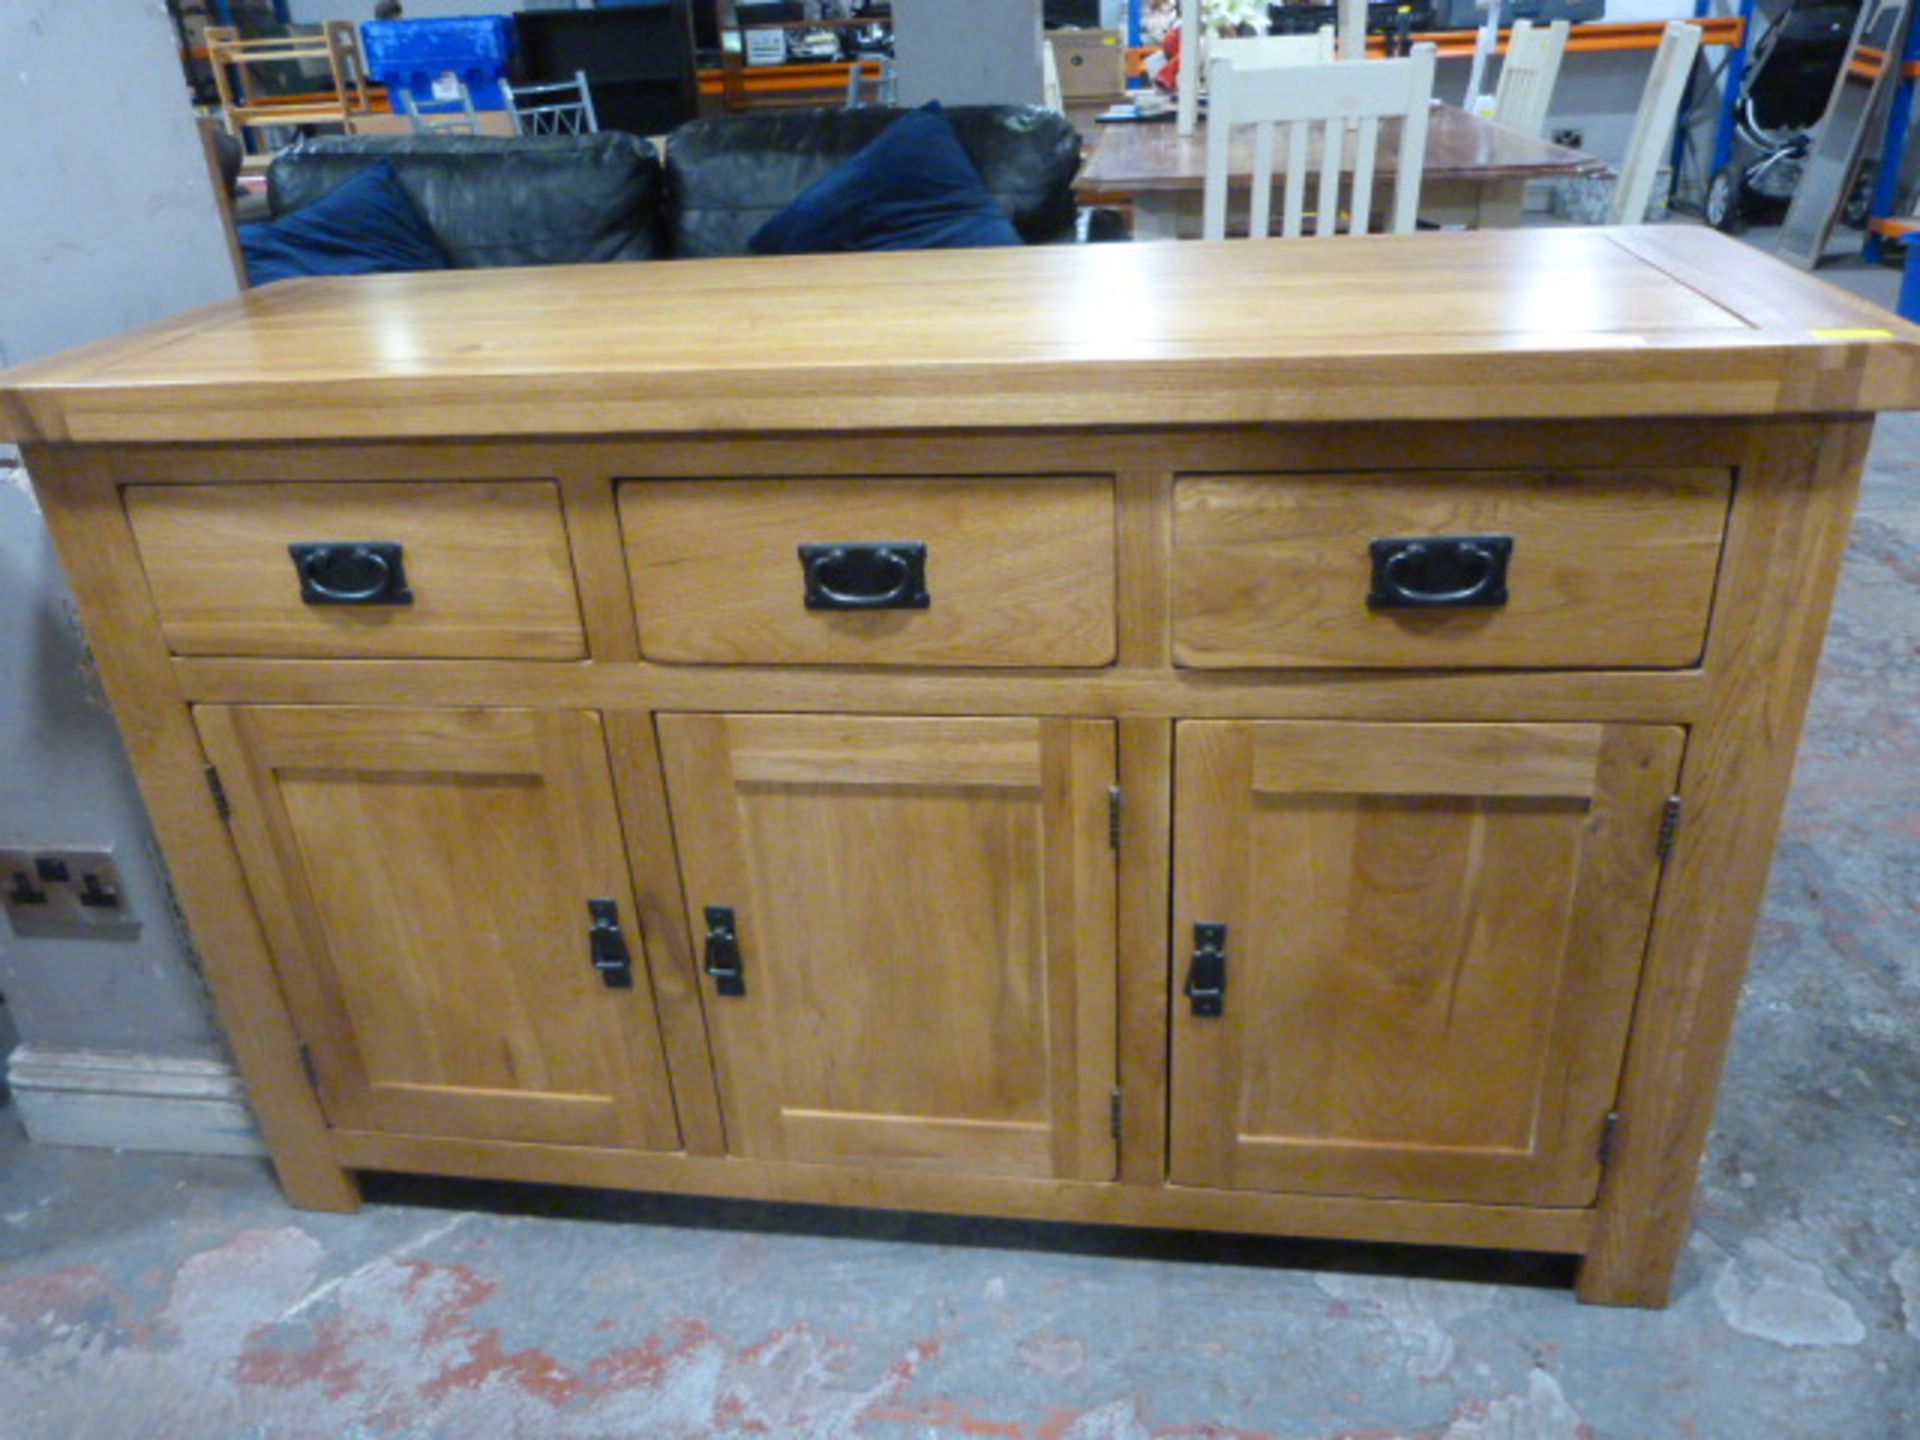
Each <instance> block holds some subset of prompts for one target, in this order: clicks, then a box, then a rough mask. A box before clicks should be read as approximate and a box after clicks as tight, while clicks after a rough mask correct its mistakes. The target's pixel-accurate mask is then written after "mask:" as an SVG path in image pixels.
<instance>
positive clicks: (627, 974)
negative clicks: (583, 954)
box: [587, 900, 633, 990]
mask: <svg viewBox="0 0 1920 1440" xmlns="http://www.w3.org/2000/svg"><path fill="white" fill-rule="evenodd" d="M587 914H588V915H589V916H590V917H591V918H592V920H593V928H592V929H591V930H589V931H588V932H587V943H588V945H589V946H590V947H591V953H592V955H593V968H594V969H596V970H598V971H599V972H600V978H601V980H602V981H604V982H605V984H606V987H607V988H608V989H609V990H631V989H632V988H633V956H632V955H631V954H630V953H629V952H628V950H627V937H626V936H625V935H624V934H622V933H621V930H620V907H619V906H618V905H617V904H615V903H614V902H613V901H611V900H589V901H587Z"/></svg>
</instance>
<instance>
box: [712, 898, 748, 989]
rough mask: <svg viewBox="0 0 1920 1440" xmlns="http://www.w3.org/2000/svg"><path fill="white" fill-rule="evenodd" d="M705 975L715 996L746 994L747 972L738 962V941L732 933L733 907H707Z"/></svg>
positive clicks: (736, 936)
mask: <svg viewBox="0 0 1920 1440" xmlns="http://www.w3.org/2000/svg"><path fill="white" fill-rule="evenodd" d="M706 968H707V974H709V975H711V976H712V977H713V988H714V992H715V993H716V994H719V995H744V994H746V993H747V972H746V968H745V966H743V965H742V964H741V963H740V938H739V936H738V935H737V934H736V933H735V931H734V921H733V908H732V907H731V906H728V905H709V906H707V967H706Z"/></svg>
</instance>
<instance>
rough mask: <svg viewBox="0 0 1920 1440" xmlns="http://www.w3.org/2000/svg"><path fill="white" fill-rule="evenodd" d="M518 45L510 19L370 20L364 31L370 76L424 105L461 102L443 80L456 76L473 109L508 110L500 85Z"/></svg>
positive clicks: (479, 16)
mask: <svg viewBox="0 0 1920 1440" xmlns="http://www.w3.org/2000/svg"><path fill="white" fill-rule="evenodd" d="M514 44H515V40H514V30H513V17H512V16H509V15H461V16H454V17H451V18H448V19H444V20H369V21H367V22H366V23H365V24H363V25H362V26H361V27H360V47H361V49H362V50H363V51H364V52H365V54H366V57H367V73H368V74H369V75H371V76H372V77H373V78H374V79H375V80H378V81H379V82H380V83H381V84H382V85H385V86H386V87H387V89H388V90H396V89H397V90H405V91H406V92H407V93H408V94H409V95H411V96H412V97H413V99H414V100H416V101H417V102H419V103H420V104H421V105H424V106H435V105H444V104H445V103H446V102H447V101H449V100H457V99H458V98H459V97H458V95H457V94H450V93H448V91H447V88H446V85H445V77H447V76H448V75H457V76H459V77H460V78H461V79H462V80H464V81H466V82H467V93H468V94H469V95H471V96H472V97H473V106H474V109H476V110H504V109H506V108H507V98H506V96H505V95H503V94H501V93H500V81H501V80H502V79H503V78H505V76H506V73H507V67H508V66H509V65H510V64H512V62H513V55H514ZM436 87H439V88H438V90H437V91H436ZM394 108H395V109H398V108H399V107H398V106H397V105H396V106H395V107H394Z"/></svg>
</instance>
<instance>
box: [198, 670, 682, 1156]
mask: <svg viewBox="0 0 1920 1440" xmlns="http://www.w3.org/2000/svg"><path fill="white" fill-rule="evenodd" d="M195 713H196V718H197V719H198V721H199V725H200V729H201V734H202V736H203V738H204V740H205V743H206V747H207V751H208V754H209V755H210V756H211V757H212V758H213V759H214V761H215V763H216V764H218V765H219V767H220V773H221V775H222V776H223V778H224V781H225V784H226V786H227V791H228V794H229V796H230V797H231V799H232V802H233V826H234V830H235V832H236V834H237V836H238V838H239V839H240V841H241V844H240V854H241V862H242V865H243V866H244V868H245V869H246V872H247V879H248V883H249V885H250V886H251V887H252V889H253V891H254V896H255V899H256V902H257V903H258V905H259V908H260V913H261V918H262V921H263V923H264V925H265V928H266V930H267V932H268V940H269V943H270V944H271V946H272V948H273V952H274V959H275V963H276V965H277V967H278V969H279V972H280V976H281V981H282V985H283V987H284V989H285V991H286V993H287V996H288V999H289V1001H290V1003H291V1004H292V1006H293V1009H294V1015H295V1022H296V1025H297V1026H298V1028H299V1030H300V1033H301V1036H302V1038H303V1040H304V1041H305V1043H306V1044H307V1046H308V1048H309V1050H310V1051H311V1053H312V1056H313V1060H314V1066H315V1070H316V1073H317V1075H318V1077H319V1081H320V1091H321V1099H322V1103H323V1105H324V1106H325V1108H326V1110H327V1113H328V1116H329V1118H330V1119H331V1120H332V1122H333V1123H334V1124H336V1125H340V1126H343V1127H346V1128H350V1129H368V1130H381V1131H392V1132H396V1133H402V1134H421V1135H450V1136H470V1137H475V1138H483V1139H495V1140H519V1141H529V1142H548V1143H555V1144H581V1145H620V1146H628V1147H633V1148H645V1149H673V1148H676V1147H677V1146H678V1144H679V1134H678V1128H677V1126H676V1125H675V1122H674V1117H673V1107H672V1101H671V1096H670V1092H669V1090H668V1085H667V1077H666V1071H665V1066H664V1062H663V1060H662V1058H661V1049H660V1042H659V1037H658V1033H657V1029H656V1026H655V1023H654V1017H653V1003H652V995H651V992H650V990H649V988H648V981H647V972H646V965H645V961H644V956H643V955H642V953H641V938H640V930H639V926H638V925H637V924H636V923H634V918H633V917H634V906H633V901H632V898H631V887H630V883H629V879H628V876H627V872H626V861H625V851H624V849H623V847H622V843H621V839H620V830H619V823H618V819H617V817H616V815H615V812H614V806H613V792H612V774H611V770H610V768H609V766H608V763H607V755H606V747H605V742H604V740H603V738H602V736H601V732H600V722H599V718H598V717H597V716H595V715H591V714H582V713H569V712H536V711H527V710H484V711H482V710H457V711H430V710H397V709H373V708H362V707H351V706H347V707H328V708H317V707H267V706H242V707H227V706H203V707H200V708H199V709H198V710H197V711H196V712H195ZM589 899H611V900H613V901H614V902H615V903H616V905H617V906H618V907H619V910H620V914H621V917H622V920H623V921H624V922H625V925H624V929H625V935H626V941H627V944H628V946H629V949H630V951H631V952H632V957H633V986H634V988H632V989H612V988H609V987H607V986H606V985H605V984H604V983H603V982H602V980H601V978H600V975H599V972H598V971H596V970H595V969H594V968H593V966H592V963H591V954H590V948H589V944H588V939H587V934H588V925H589V917H588V913H587V904H586V902H587V901H588V900H589Z"/></svg>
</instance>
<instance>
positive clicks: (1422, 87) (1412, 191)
mask: <svg viewBox="0 0 1920 1440" xmlns="http://www.w3.org/2000/svg"><path fill="white" fill-rule="evenodd" d="M1433 68H1434V47H1433V46H1432V45H1431V44H1425V45H1416V46H1414V47H1413V54H1412V55H1411V56H1409V57H1408V58H1406V59H1404V60H1369V61H1365V62H1364V63H1357V64H1350V63H1348V62H1346V61H1336V62H1333V63H1329V64H1324V65H1298V66H1289V67H1285V68H1279V69H1276V68H1271V67H1266V68H1260V69H1254V70H1241V69H1239V68H1238V67H1236V66H1235V64H1234V63H1233V61H1232V60H1229V59H1217V60H1215V61H1214V62H1213V65H1212V66H1211V68H1210V70H1209V73H1208V87H1209V91H1210V94H1211V96H1212V99H1211V100H1210V101H1209V110H1208V116H1207V169H1206V181H1205V188H1204V190H1203V191H1202V205H1201V236H1202V238H1203V239H1207V240H1224V239H1226V236H1227V180H1228V173H1229V167H1230V165H1231V158H1232V150H1233V132H1234V130H1235V129H1237V128H1239V127H1241V126H1246V125H1251V126H1252V127H1253V131H1254V139H1253V188H1252V200H1251V204H1250V205H1249V207H1248V216H1249V224H1248V228H1247V233H1248V234H1249V235H1252V236H1255V237H1259V236H1264V235H1266V234H1267V233H1268V231H1269V228H1270V226H1271V223H1272V205H1273V162H1274V148H1273V132H1274V127H1275V126H1276V125H1281V126H1285V127H1286V131H1287V154H1286V188H1285V200H1284V206H1283V209H1282V212H1281V233H1282V234H1283V235H1289V236H1292V235H1299V234H1300V233H1301V230H1302V224H1303V221H1304V217H1305V211H1306V195H1307V172H1308V171H1309V170H1310V169H1312V168H1314V165H1315V163H1316V161H1317V162H1318V166H1319V172H1320V179H1319V185H1318V188H1317V191H1316V199H1315V206H1314V230H1313V233H1314V234H1316V235H1332V234H1335V233H1337V231H1338V229H1339V220H1340V174H1341V171H1342V170H1343V169H1344V168H1345V166H1344V163H1343V161H1344V158H1345V155H1346V149H1347V136H1348V133H1349V131H1351V133H1352V135H1353V138H1354V147H1353V189H1352V198H1351V200H1350V202H1349V203H1350V205H1351V208H1352V216H1353V218H1352V223H1351V225H1350V227H1349V228H1350V230H1351V232H1352V233H1353V234H1355V235H1363V234H1365V233H1366V230H1367V226H1368V223H1369V222H1370V221H1371V219H1372V217H1373V185H1374V171H1375V157H1376V154H1377V152H1378V149H1379V141H1380V122H1381V121H1382V120H1386V119H1398V120H1399V121H1400V150H1399V161H1398V174H1397V179H1396V182H1395V186H1394V197H1393V215H1392V218H1391V221H1390V223H1389V225H1388V228H1389V229H1390V230H1392V231H1393V232H1394V233H1396V234H1406V233H1408V232H1410V231H1411V230H1412V229H1413V221H1414V214H1415V212H1416V211H1417V210H1418V209H1419V206H1420V176H1421V172H1422V170H1423V169H1424V168H1425V166H1426V157H1427V111H1428V107H1429V106H1430V105H1431V104H1432V98H1433ZM1316 127H1318V129H1319V131H1320V134H1319V135H1318V137H1317V139H1318V142H1319V143H1318V147H1317V148H1318V153H1317V154H1316V153H1315V145H1314V140H1315V139H1316V137H1315V136H1314V134H1313V132H1314V130H1315V128H1316Z"/></svg>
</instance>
